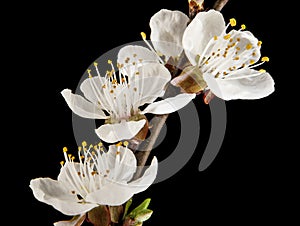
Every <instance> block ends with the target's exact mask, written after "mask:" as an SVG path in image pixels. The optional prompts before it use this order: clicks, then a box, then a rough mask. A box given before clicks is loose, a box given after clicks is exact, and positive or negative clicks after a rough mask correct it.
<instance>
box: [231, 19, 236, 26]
mask: <svg viewBox="0 0 300 226" xmlns="http://www.w3.org/2000/svg"><path fill="white" fill-rule="evenodd" d="M230 25H231V26H232V27H235V26H236V20H235V19H234V18H231V19H230Z"/></svg>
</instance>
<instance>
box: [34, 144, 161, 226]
mask: <svg viewBox="0 0 300 226" xmlns="http://www.w3.org/2000/svg"><path fill="white" fill-rule="evenodd" d="M124 143H125V142H124ZM64 155H65V162H62V163H61V164H62V168H61V171H60V174H59V175H58V178H57V180H53V179H51V178H37V179H33V180H31V182H30V188H31V189H32V191H33V194H34V196H35V198H36V199H38V200H39V201H41V202H44V203H46V204H49V205H52V206H53V207H54V208H55V209H57V210H58V211H60V212H62V213H63V214H65V215H70V216H77V215H79V217H78V218H76V219H77V221H78V220H80V219H81V220H82V218H81V217H82V216H83V215H84V214H85V213H86V212H88V211H89V210H91V209H93V208H95V207H97V206H98V205H109V206H117V205H121V204H123V203H125V202H126V201H127V200H129V199H130V198H131V197H132V196H133V195H134V194H136V193H139V192H142V191H144V190H146V189H147V188H148V187H149V186H150V185H151V184H152V183H153V181H154V180H155V178H156V174H157V167H158V162H157V159H156V157H154V158H153V160H152V162H151V165H150V166H149V167H148V169H146V171H145V173H144V174H143V176H142V177H140V178H138V179H136V180H132V177H133V175H134V173H135V171H136V169H137V162H136V158H135V156H134V154H133V152H132V151H131V150H130V149H128V148H127V147H123V146H121V145H120V144H118V145H111V146H109V150H108V152H105V151H104V150H103V147H102V144H101V143H100V144H99V145H96V146H90V147H87V146H86V143H85V142H83V146H82V147H79V149H78V157H79V162H74V158H75V157H74V156H72V155H70V154H69V155H68V154H67V149H66V148H64ZM77 221H76V220H74V221H71V222H70V221H66V222H64V221H61V222H58V223H56V224H57V225H76V222H77Z"/></svg>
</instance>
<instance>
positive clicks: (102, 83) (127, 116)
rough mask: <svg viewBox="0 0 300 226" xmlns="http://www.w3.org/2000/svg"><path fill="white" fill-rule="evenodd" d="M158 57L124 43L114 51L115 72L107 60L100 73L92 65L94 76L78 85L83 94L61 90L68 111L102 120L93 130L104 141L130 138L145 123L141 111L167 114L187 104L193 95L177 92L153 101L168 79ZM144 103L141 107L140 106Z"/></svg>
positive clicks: (160, 94)
mask: <svg viewBox="0 0 300 226" xmlns="http://www.w3.org/2000/svg"><path fill="white" fill-rule="evenodd" d="M158 61H159V59H158V57H157V56H156V55H155V54H154V53H153V52H151V51H150V50H148V49H147V48H144V47H140V46H126V47H124V48H122V49H121V50H120V52H119V54H118V64H117V65H118V69H119V71H118V72H117V71H116V70H115V69H114V66H113V64H112V62H111V61H109V64H111V67H112V70H111V71H107V72H106V75H105V76H104V77H102V76H101V75H100V72H99V69H98V67H97V63H95V64H94V66H95V69H94V72H95V73H97V76H96V77H92V75H91V73H92V71H91V70H88V73H89V78H87V79H86V80H84V81H83V83H82V84H81V86H80V89H81V91H82V92H83V94H84V97H85V98H86V99H85V98H83V97H82V96H79V95H77V94H72V92H71V90H69V89H65V90H63V91H62V95H63V97H64V98H65V100H66V102H67V104H68V106H69V107H70V108H71V110H72V111H73V112H74V113H75V114H77V115H79V116H81V117H85V118H91V119H106V123H105V124H104V125H102V126H100V127H99V128H98V129H96V133H97V135H98V136H99V137H100V138H101V139H102V140H103V141H105V142H108V143H114V142H117V141H121V140H125V139H131V138H133V137H134V136H135V135H136V134H137V133H138V132H139V131H140V130H141V129H142V128H143V127H144V126H145V123H146V118H145V116H144V114H146V113H152V114H168V113H172V112H175V111H177V110H179V109H181V108H182V107H184V106H185V105H187V104H188V103H189V102H190V101H191V100H192V99H193V98H195V95H193V94H179V95H177V96H175V97H171V98H167V99H164V100H160V101H156V102H154V101H155V100H156V99H157V98H159V97H162V96H163V95H164V91H165V86H166V84H167V83H168V82H169V81H170V80H171V75H170V72H169V71H168V70H167V69H166V68H165V67H164V66H163V65H162V64H160V63H158ZM145 104H148V106H147V107H146V108H145V109H144V110H141V109H140V107H142V106H144V105H145Z"/></svg>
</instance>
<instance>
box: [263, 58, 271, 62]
mask: <svg viewBox="0 0 300 226" xmlns="http://www.w3.org/2000/svg"><path fill="white" fill-rule="evenodd" d="M261 61H262V62H269V61H270V59H269V57H263V58H261Z"/></svg>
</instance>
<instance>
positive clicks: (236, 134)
mask: <svg viewBox="0 0 300 226" xmlns="http://www.w3.org/2000/svg"><path fill="white" fill-rule="evenodd" d="M212 2H213V1H206V5H207V6H208V7H209V6H210V5H211V3H212ZM272 2H273V1H260V0H251V1H234V0H232V1H229V3H228V4H227V5H226V6H225V8H224V9H223V11H222V12H223V14H224V17H225V19H226V20H229V19H230V18H232V17H235V18H236V19H237V21H238V23H244V24H246V25H247V28H248V29H249V30H250V31H252V32H253V33H254V35H256V36H257V37H258V38H259V39H260V40H262V41H263V47H262V55H267V56H269V57H270V60H271V61H270V62H269V63H268V64H267V65H265V69H267V70H268V71H269V72H270V74H271V75H272V77H273V78H274V80H275V89H276V90H275V93H273V94H272V95H270V96H269V97H266V98H263V99H260V100H254V101H245V100H236V101H229V102H227V103H226V108H227V130H226V135H225V138H224V142H223V145H222V148H221V150H220V152H219V154H218V156H217V158H216V159H215V161H214V162H213V163H212V164H211V165H210V166H209V168H208V169H206V170H205V171H203V172H199V171H198V165H199V162H200V160H201V156H202V154H203V150H204V148H205V146H206V144H207V140H208V137H209V133H210V121H209V120H210V112H209V109H208V106H206V105H204V104H203V103H202V99H201V97H197V98H196V99H195V100H194V103H196V105H197V108H198V112H199V119H200V123H201V133H200V139H199V144H198V147H197V150H196V151H195V153H194V155H193V156H192V158H191V160H190V161H189V162H188V164H186V165H185V167H184V168H183V169H182V170H180V171H179V172H178V173H177V174H176V175H175V176H173V177H171V178H170V179H168V180H166V181H163V182H161V183H158V184H154V185H153V186H151V187H150V188H149V189H148V190H146V191H145V192H142V193H139V194H137V195H136V196H135V197H134V202H135V204H137V203H138V202H140V201H142V200H143V199H145V198H148V197H150V198H152V201H151V204H150V207H149V208H151V209H153V210H154V214H153V216H152V217H151V218H150V220H149V221H148V222H146V223H145V225H212V224H217V223H222V224H232V225H245V224H247V223H249V224H253V225H254V224H255V225H257V224H259V223H261V224H266V225H270V224H273V223H279V222H281V223H282V225H290V223H288V221H291V220H292V218H294V217H295V216H296V215H294V213H293V209H294V208H292V203H293V202H295V199H296V196H295V195H294V193H293V192H292V191H293V189H294V188H295V185H294V180H297V179H298V177H296V176H293V175H294V173H295V170H296V168H297V167H295V166H296V165H295V164H292V160H291V159H292V157H291V156H292V155H294V153H295V152H297V151H298V150H299V148H297V146H293V145H292V143H293V142H294V139H293V136H292V134H293V132H292V131H291V128H296V129H297V124H298V123H297V122H296V121H293V119H294V120H297V119H296V118H295V117H293V115H294V114H295V107H294V106H296V103H297V102H296V101H295V102H294V103H293V104H289V102H288V101H289V100H290V99H291V98H292V97H293V96H294V94H293V93H292V90H290V89H288V88H289V87H290V85H291V84H289V87H288V88H287V87H286V86H287V85H288V83H287V82H286V80H287V79H288V78H290V77H291V76H297V75H296V74H297V73H289V72H288V69H291V67H290V66H289V65H290V63H289V58H290V55H289V54H282V52H284V51H286V50H287V49H290V47H289V46H290V45H289V42H292V41H293V38H289V37H286V36H288V35H285V33H284V32H285V31H286V30H288V28H286V27H284V26H287V25H286V24H288V23H286V22H287V21H290V20H289V19H287V18H286V16H285V15H286V14H287V11H286V7H284V6H283V5H280V4H275V3H273V4H272ZM16 8H17V9H18V11H15V9H16ZM162 8H166V9H171V10H180V11H182V12H184V13H187V12H188V8H187V1H185V0H182V1H179V0H178V1H171V0H164V1H136V0H134V1H120V2H119V1H108V2H104V1H103V2H101V1H99V2H98V3H97V4H95V3H92V2H87V1H85V2H83V1H81V2H79V3H74V2H72V3H70V4H66V5H62V4H61V3H59V4H54V3H43V4H41V3H40V4H37V5H32V6H31V5H28V4H26V5H24V6H23V5H20V4H16V6H14V7H12V10H11V12H12V13H13V14H12V15H15V16H16V18H17V19H16V20H14V21H13V22H12V23H11V25H10V26H8V30H7V32H5V34H4V36H5V37H7V38H8V39H9V40H8V42H7V43H9V44H7V43H6V42H5V43H4V46H5V45H6V47H8V48H9V49H12V50H13V51H10V53H12V54H11V55H7V56H6V59H7V60H8V61H9V62H8V63H11V66H9V67H6V68H8V69H9V71H8V72H7V73H5V77H9V78H12V81H10V82H9V83H10V84H13V85H10V86H9V87H8V90H9V93H8V94H7V93H6V96H5V97H10V98H11V101H8V102H9V103H10V105H6V107H4V108H3V111H4V112H7V110H8V109H9V110H8V115H7V117H6V116H5V117H4V122H3V123H4V124H5V120H6V119H12V120H10V122H9V123H10V126H9V127H8V128H7V129H5V134H6V136H7V138H8V139H9V141H5V142H4V143H5V144H6V145H8V147H5V150H4V151H3V159H2V160H3V163H5V164H4V167H5V168H4V170H3V172H2V173H3V174H4V176H5V177H4V178H3V181H4V182H3V185H7V186H4V187H5V188H6V189H8V194H10V195H6V194H7V192H5V193H4V194H2V195H3V200H5V207H4V208H5V209H6V210H7V214H5V218H6V219H8V220H9V222H10V223H9V224H8V225H23V224H26V225H27V224H28V225H52V223H53V222H55V221H58V220H64V219H68V218H69V217H68V216H64V215H63V214H61V213H59V212H58V211H56V210H55V209H54V208H52V207H51V206H48V205H46V204H44V203H41V202H39V201H37V200H36V199H35V198H34V197H33V195H32V192H31V190H30V188H29V186H28V185H29V182H30V180H31V179H33V178H36V177H51V178H56V177H57V175H58V173H59V170H60V165H59V162H60V161H61V160H62V159H63V155H62V151H61V150H62V147H64V146H68V147H71V148H72V147H73V148H76V143H75V139H74V136H73V129H72V112H71V110H70V109H69V108H68V107H67V105H66V103H65V102H64V100H63V98H62V96H61V94H60V91H61V90H63V89H64V88H70V89H73V90H74V89H75V88H76V87H77V84H78V81H79V79H80V78H81V76H82V74H83V73H84V72H85V70H86V69H87V67H88V66H89V65H90V64H91V63H92V62H93V61H94V60H95V59H97V58H98V57H99V56H100V55H102V54H104V53H105V52H107V51H109V50H110V49H112V48H114V47H117V46H120V45H123V44H126V43H128V42H132V41H137V40H140V32H141V31H145V32H146V33H147V34H150V29H149V26H148V23H149V19H150V18H151V16H152V15H153V14H154V13H156V12H157V11H159V10H160V9H162ZM284 14H285V15H284ZM282 23H283V24H282ZM287 33H288V34H289V32H287ZM7 65H8V64H7ZM289 81H291V80H289ZM4 86H5V85H4ZM3 88H5V87H3ZM13 93H16V95H13ZM4 99H6V100H7V99H8V98H4ZM177 120H178V117H177V113H174V114H173V115H172V116H170V118H169V119H168V121H167V126H168V131H169V132H168V135H167V137H166V139H165V140H164V142H163V144H162V145H161V146H159V147H158V148H157V149H155V150H153V155H156V156H157V157H158V159H159V160H162V159H164V158H166V157H167V156H168V154H170V153H168V148H167V147H168V146H169V147H170V146H172V145H174V142H175V141H176V138H178V136H179V135H178V134H179V133H180V128H179V127H178V121H177ZM290 126H291V127H290ZM170 131H173V132H172V133H171V132H170ZM296 134H297V132H296ZM175 145H176V142H175ZM169 150H170V149H169ZM294 160H295V158H294ZM7 165H8V168H7ZM296 175H297V174H296ZM294 210H295V209H294ZM20 213H21V214H20ZM21 215H22V217H21Z"/></svg>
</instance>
